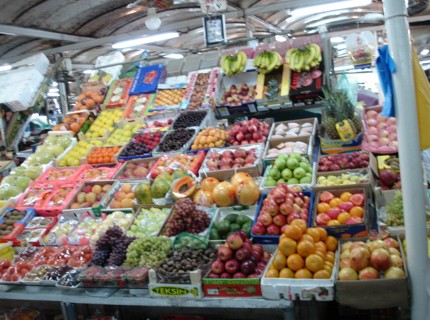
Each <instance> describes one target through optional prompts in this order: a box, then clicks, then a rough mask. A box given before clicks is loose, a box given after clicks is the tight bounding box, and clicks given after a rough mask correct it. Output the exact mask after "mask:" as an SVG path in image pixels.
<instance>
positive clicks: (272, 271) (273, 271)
mask: <svg viewBox="0 0 430 320" xmlns="http://www.w3.org/2000/svg"><path fill="white" fill-rule="evenodd" d="M266 278H279V271H278V270H276V269H275V268H272V267H270V268H269V269H267V271H266Z"/></svg>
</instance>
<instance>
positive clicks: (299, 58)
mask: <svg viewBox="0 0 430 320" xmlns="http://www.w3.org/2000/svg"><path fill="white" fill-rule="evenodd" d="M321 61H322V55H321V48H320V47H319V45H317V44H316V43H311V44H309V45H307V46H305V47H304V48H301V49H298V48H291V49H289V50H288V51H287V53H286V54H285V62H286V63H288V64H289V66H290V69H291V70H293V71H297V72H301V71H308V70H310V69H311V68H313V67H316V66H318V65H319V64H320V63H321Z"/></svg>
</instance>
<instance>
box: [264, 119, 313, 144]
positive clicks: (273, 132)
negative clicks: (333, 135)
mask: <svg viewBox="0 0 430 320" xmlns="http://www.w3.org/2000/svg"><path fill="white" fill-rule="evenodd" d="M290 123H297V124H299V125H300V126H301V125H302V124H304V123H311V124H312V131H311V134H310V135H311V136H314V137H315V135H316V133H317V129H318V118H305V119H297V120H288V121H278V122H275V123H274V126H273V127H272V129H271V130H270V133H269V140H275V138H273V137H272V136H273V135H274V134H275V131H276V128H277V126H279V125H280V124H284V125H286V126H288V124H290ZM297 137H300V136H297ZM285 138H289V137H285Z"/></svg>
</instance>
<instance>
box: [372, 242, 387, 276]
mask: <svg viewBox="0 0 430 320" xmlns="http://www.w3.org/2000/svg"><path fill="white" fill-rule="evenodd" d="M370 262H371V264H372V266H373V267H374V268H375V269H376V270H378V271H382V270H386V269H388V268H389V267H390V266H391V261H390V253H389V252H388V250H386V249H383V248H378V249H375V250H373V251H372V253H371V254H370Z"/></svg>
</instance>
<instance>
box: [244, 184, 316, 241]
mask: <svg viewBox="0 0 430 320" xmlns="http://www.w3.org/2000/svg"><path fill="white" fill-rule="evenodd" d="M303 195H305V196H308V197H310V201H309V214H308V222H307V225H308V227H310V226H311V224H312V211H313V210H312V206H313V202H314V195H313V193H312V192H310V191H303ZM267 196H268V194H263V195H261V197H260V200H259V201H258V208H257V212H256V213H255V217H254V221H253V223H252V226H254V225H255V223H256V222H257V218H258V215H259V213H260V210H261V208H262V207H263V201H264V199H266V198H267ZM251 237H252V238H253V241H254V242H255V243H261V244H278V243H279V237H280V235H277V236H272V235H256V234H254V233H253V232H252V229H251Z"/></svg>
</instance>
